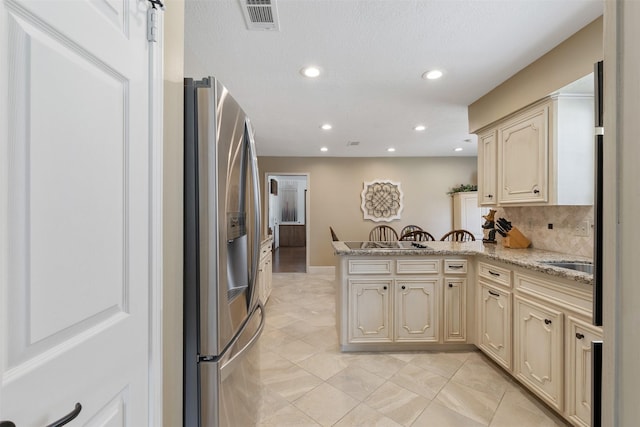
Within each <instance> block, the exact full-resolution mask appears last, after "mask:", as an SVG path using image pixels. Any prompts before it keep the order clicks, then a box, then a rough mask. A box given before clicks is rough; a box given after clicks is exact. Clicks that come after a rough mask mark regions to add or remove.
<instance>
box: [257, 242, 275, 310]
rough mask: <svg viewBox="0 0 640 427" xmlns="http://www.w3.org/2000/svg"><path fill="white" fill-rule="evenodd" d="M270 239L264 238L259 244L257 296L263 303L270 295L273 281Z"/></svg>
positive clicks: (265, 302)
mask: <svg viewBox="0 0 640 427" xmlns="http://www.w3.org/2000/svg"><path fill="white" fill-rule="evenodd" d="M271 242H272V239H266V240H265V241H263V242H262V244H261V246H260V260H259V263H258V280H257V282H258V289H257V292H258V298H259V299H260V302H261V303H262V304H263V305H266V304H267V300H268V299H269V296H270V295H271V288H272V283H273V264H272V254H271Z"/></svg>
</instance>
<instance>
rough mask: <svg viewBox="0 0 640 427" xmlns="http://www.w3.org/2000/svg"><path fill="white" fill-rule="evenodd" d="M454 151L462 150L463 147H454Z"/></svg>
mask: <svg viewBox="0 0 640 427" xmlns="http://www.w3.org/2000/svg"><path fill="white" fill-rule="evenodd" d="M453 151H462V147H458V148H454V149H453Z"/></svg>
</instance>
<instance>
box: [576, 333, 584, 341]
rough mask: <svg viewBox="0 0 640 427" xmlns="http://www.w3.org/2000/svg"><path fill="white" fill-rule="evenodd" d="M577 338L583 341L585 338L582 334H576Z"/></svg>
mask: <svg viewBox="0 0 640 427" xmlns="http://www.w3.org/2000/svg"><path fill="white" fill-rule="evenodd" d="M576 338H578V339H579V340H581V339H582V338H584V335H582V334H581V333H580V332H576Z"/></svg>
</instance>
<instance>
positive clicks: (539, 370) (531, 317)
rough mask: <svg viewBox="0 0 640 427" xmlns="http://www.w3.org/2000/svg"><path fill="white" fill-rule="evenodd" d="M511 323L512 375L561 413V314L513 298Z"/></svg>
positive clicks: (562, 371)
mask: <svg viewBox="0 0 640 427" xmlns="http://www.w3.org/2000/svg"><path fill="white" fill-rule="evenodd" d="M514 323H515V325H514V329H515V330H514V347H515V348H514V359H515V363H514V374H515V376H516V377H517V378H518V379H519V380H520V381H522V382H523V383H525V384H526V385H528V386H529V387H530V388H531V389H532V390H533V391H534V392H536V394H538V395H539V396H540V397H541V398H542V399H543V400H545V401H546V402H547V403H548V404H549V405H551V406H553V407H554V408H556V409H558V410H559V411H562V409H563V407H562V399H563V396H562V390H563V374H564V369H563V366H562V365H563V353H562V343H563V333H562V332H563V315H562V313H561V312H559V311H557V310H555V309H553V308H551V307H548V306H545V305H542V304H539V303H536V302H533V301H530V300H528V299H526V298H522V297H519V296H516V297H515V309H514Z"/></svg>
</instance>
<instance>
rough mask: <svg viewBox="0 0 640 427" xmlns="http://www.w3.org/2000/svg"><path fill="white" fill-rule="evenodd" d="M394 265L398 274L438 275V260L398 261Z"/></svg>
mask: <svg viewBox="0 0 640 427" xmlns="http://www.w3.org/2000/svg"><path fill="white" fill-rule="evenodd" d="M396 263H397V264H396V272H397V273H398V274H417V273H422V274H425V273H426V274H429V273H433V274H438V273H440V260H439V259H399V260H397V261H396Z"/></svg>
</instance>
